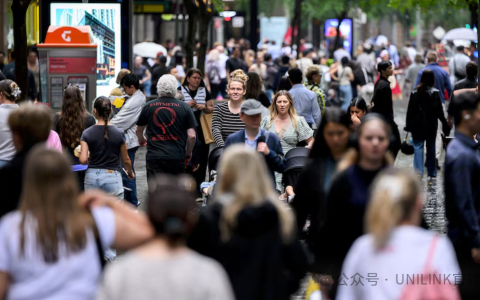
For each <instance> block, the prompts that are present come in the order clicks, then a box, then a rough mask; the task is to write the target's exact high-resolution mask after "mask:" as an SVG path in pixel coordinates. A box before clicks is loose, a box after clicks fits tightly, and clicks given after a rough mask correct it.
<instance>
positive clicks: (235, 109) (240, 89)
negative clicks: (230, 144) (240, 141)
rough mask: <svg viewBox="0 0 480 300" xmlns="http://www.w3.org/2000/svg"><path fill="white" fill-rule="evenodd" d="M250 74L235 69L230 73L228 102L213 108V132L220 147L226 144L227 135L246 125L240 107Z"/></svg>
mask: <svg viewBox="0 0 480 300" xmlns="http://www.w3.org/2000/svg"><path fill="white" fill-rule="evenodd" d="M247 81H248V76H247V75H246V74H245V73H244V72H243V71H242V70H240V69H239V70H235V71H233V72H232V73H231V74H230V80H229V81H228V85H227V93H228V94H229V95H230V100H229V101H228V102H224V103H220V104H218V105H216V106H215V108H214V109H213V116H212V134H213V138H214V140H215V143H216V144H217V146H218V147H223V146H225V141H226V140H227V137H228V136H229V135H230V134H232V133H235V132H237V131H239V130H241V129H243V128H244V127H245V124H243V122H242V120H240V107H241V106H242V103H243V100H244V96H245V93H246V92H247Z"/></svg>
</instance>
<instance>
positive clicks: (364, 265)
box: [336, 226, 460, 300]
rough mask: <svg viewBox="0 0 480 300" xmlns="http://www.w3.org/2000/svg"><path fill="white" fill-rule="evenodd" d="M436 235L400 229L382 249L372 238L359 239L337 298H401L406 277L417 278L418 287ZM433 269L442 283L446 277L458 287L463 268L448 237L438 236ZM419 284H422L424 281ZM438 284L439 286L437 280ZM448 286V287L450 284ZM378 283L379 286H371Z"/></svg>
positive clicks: (343, 270) (346, 261)
mask: <svg viewBox="0 0 480 300" xmlns="http://www.w3.org/2000/svg"><path fill="white" fill-rule="evenodd" d="M434 235H435V233H434V232H433V231H430V230H425V229H422V228H420V227H416V226H400V227H397V228H396V229H394V230H393V232H392V235H391V237H390V240H389V242H388V243H387V245H386V247H385V248H383V250H377V249H376V248H375V247H374V244H373V236H372V235H369V234H367V235H363V236H361V237H359V238H358V239H357V240H356V241H355V243H353V245H352V247H351V248H350V251H349V252H348V255H347V257H346V259H345V262H344V264H343V268H342V273H341V274H342V275H341V277H340V279H339V284H342V283H344V285H339V290H338V294H337V298H336V299H340V300H344V299H348V300H360V299H364V300H397V299H399V297H400V295H401V293H402V291H403V289H404V288H405V287H406V282H407V275H408V276H409V277H410V280H409V283H410V284H411V278H412V275H415V279H414V282H415V284H417V274H418V276H420V275H421V274H423V271H424V269H425V263H426V257H427V253H428V251H429V248H430V244H431V242H432V239H433V237H434ZM430 266H431V268H432V269H433V270H434V271H435V272H437V275H436V277H437V278H438V276H439V274H440V275H441V282H442V284H444V280H445V277H447V279H448V280H449V281H450V283H451V284H455V279H456V277H454V275H455V274H457V280H458V278H459V277H458V274H460V268H459V267H458V262H457V259H456V256H455V251H454V249H453V246H452V243H451V242H450V240H449V239H448V238H447V237H445V236H441V237H440V236H439V237H438V240H437V244H436V247H435V250H434V253H433V256H432V258H431V262H430ZM343 274H344V275H343ZM449 275H450V277H448V276H449ZM360 276H362V277H364V278H361V277H360ZM432 276H433V275H432ZM374 278H376V279H374ZM354 280H355V281H356V282H357V283H358V282H359V281H361V284H358V285H356V284H357V283H355V284H353V282H354ZM432 280H433V279H432ZM375 282H376V283H375ZM418 282H419V284H422V281H421V278H419V279H418ZM425 282H427V283H428V278H425V277H424V279H423V283H425ZM435 283H436V284H438V283H437V281H436V282H435ZM446 283H447V284H448V281H447V282H446ZM345 284H346V285H345ZM362 284H363V285H362ZM375 284H376V286H372V285H375ZM432 284H433V283H432Z"/></svg>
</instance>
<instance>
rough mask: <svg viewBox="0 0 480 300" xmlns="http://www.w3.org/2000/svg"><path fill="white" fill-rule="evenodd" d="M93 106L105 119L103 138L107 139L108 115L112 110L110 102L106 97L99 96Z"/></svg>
mask: <svg viewBox="0 0 480 300" xmlns="http://www.w3.org/2000/svg"><path fill="white" fill-rule="evenodd" d="M93 108H94V109H96V110H97V114H98V116H99V117H101V118H103V120H104V121H105V125H104V129H105V135H104V138H105V139H106V140H108V117H109V116H110V113H111V111H112V102H110V100H109V99H108V98H107V97H104V96H101V97H98V98H97V99H96V100H95V103H94V105H93Z"/></svg>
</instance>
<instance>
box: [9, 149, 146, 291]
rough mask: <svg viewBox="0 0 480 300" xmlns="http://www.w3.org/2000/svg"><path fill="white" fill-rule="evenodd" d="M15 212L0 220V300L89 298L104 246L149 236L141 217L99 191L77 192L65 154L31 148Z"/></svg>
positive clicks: (132, 243) (123, 247)
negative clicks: (19, 199) (19, 200)
mask: <svg viewBox="0 0 480 300" xmlns="http://www.w3.org/2000/svg"><path fill="white" fill-rule="evenodd" d="M23 182H24V183H23V192H22V197H21V202H20V206H19V209H18V210H17V211H13V212H11V213H9V214H7V215H5V216H4V217H3V218H2V219H1V222H0V298H1V299H38V300H43V299H79V300H81V299H85V300H88V299H93V297H94V296H95V293H96V291H97V287H98V285H99V283H100V279H101V272H102V268H103V265H104V264H105V261H104V260H103V255H102V254H101V252H102V251H103V249H105V248H107V247H114V248H117V249H121V250H128V249H130V248H132V247H136V246H138V245H140V244H142V243H144V242H145V241H147V240H149V239H150V238H152V237H153V229H152V227H151V225H150V223H149V221H148V219H147V218H146V217H145V215H144V214H143V213H142V212H135V211H134V210H133V209H131V208H130V206H129V205H128V204H123V203H121V202H119V201H117V200H115V199H112V198H111V197H109V196H107V195H106V194H104V193H103V192H100V191H94V192H88V193H86V194H84V195H79V189H78V184H77V181H76V179H75V175H74V174H73V172H72V171H71V169H70V162H69V161H68V159H67V157H66V156H64V155H62V154H61V153H60V152H58V151H56V150H47V149H45V148H44V147H42V146H37V147H36V148H34V149H32V151H31V152H30V154H29V155H28V157H27V162H26V166H25V172H24V176H23Z"/></svg>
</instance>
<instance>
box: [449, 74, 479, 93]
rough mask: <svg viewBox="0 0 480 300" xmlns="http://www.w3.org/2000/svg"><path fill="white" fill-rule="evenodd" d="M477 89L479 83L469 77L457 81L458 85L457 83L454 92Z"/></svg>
mask: <svg viewBox="0 0 480 300" xmlns="http://www.w3.org/2000/svg"><path fill="white" fill-rule="evenodd" d="M476 87H477V81H476V80H475V78H474V79H473V80H472V79H470V78H468V77H467V78H464V79H462V80H459V81H457V83H455V87H454V89H453V90H454V91H456V90H462V89H474V88H476ZM452 96H453V94H452Z"/></svg>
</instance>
